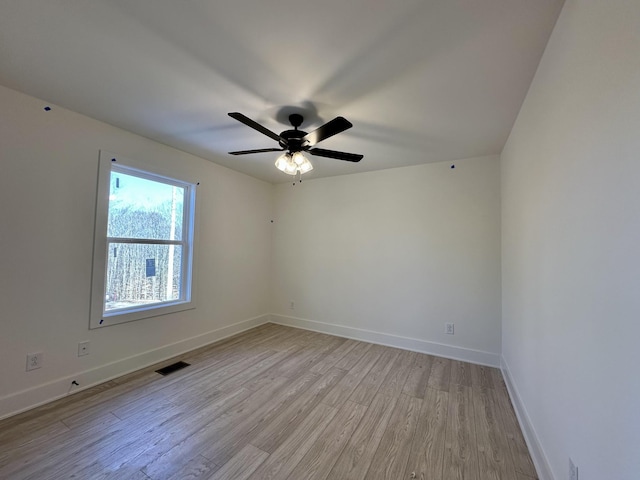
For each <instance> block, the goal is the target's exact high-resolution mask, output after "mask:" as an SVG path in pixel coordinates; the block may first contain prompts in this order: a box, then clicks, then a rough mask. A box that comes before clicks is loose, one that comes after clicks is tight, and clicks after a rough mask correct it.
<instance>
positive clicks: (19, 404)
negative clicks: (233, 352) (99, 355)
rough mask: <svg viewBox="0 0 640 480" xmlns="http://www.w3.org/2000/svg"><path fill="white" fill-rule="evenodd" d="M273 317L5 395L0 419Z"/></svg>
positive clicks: (212, 341)
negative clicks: (73, 383) (72, 386)
mask: <svg viewBox="0 0 640 480" xmlns="http://www.w3.org/2000/svg"><path fill="white" fill-rule="evenodd" d="M270 318H271V316H270V315H268V314H267V315H260V316H258V317H255V318H250V319H247V320H243V321H241V322H238V323H234V324H233V325H228V326H226V327H222V328H218V329H216V330H212V331H210V332H207V333H203V334H201V335H197V336H195V337H191V338H187V339H185V340H180V341H179V342H176V343H172V344H169V345H165V346H163V347H159V348H156V349H153V350H148V351H146V352H142V353H140V354H137V355H133V356H131V357H128V358H123V359H121V360H117V361H115V362H111V363H107V364H105V365H101V366H99V367H95V368H92V369H90V370H85V371H82V372H76V373H74V374H72V375H67V376H65V377H61V378H57V379H55V380H51V381H49V382H47V383H44V384H42V385H38V386H36V387H32V388H29V389H26V390H22V391H20V392H16V393H12V394H10V395H6V396H4V397H2V398H0V420H1V419H3V418H7V417H10V416H13V415H16V414H18V413H21V412H24V411H27V410H30V409H32V408H35V407H38V406H40V405H43V404H45V403H49V402H52V401H54V400H57V399H59V398H62V397H66V396H67V395H69V394H70V390H69V386H70V385H71V382H72V381H73V380H77V381H78V383H80V386H79V387H75V388H74V390H73V393H77V392H79V391H82V390H85V389H87V388H90V387H93V386H95V385H98V384H100V383H104V382H107V381H109V380H112V379H114V378H117V377H120V376H122V375H126V374H127V373H131V372H134V371H136V370H140V369H141V368H145V367H148V366H150V365H153V364H156V363H159V362H162V361H164V360H168V359H170V358H172V357H175V356H176V355H181V354H183V353H186V352H190V351H191V350H195V349H196V348H200V347H204V346H205V345H209V344H211V343H214V342H217V341H220V340H222V339H224V338H226V337H230V336H232V335H236V334H238V333H240V332H243V331H245V330H248V329H250V328H254V327H257V326H259V325H262V324H265V323H269V321H270Z"/></svg>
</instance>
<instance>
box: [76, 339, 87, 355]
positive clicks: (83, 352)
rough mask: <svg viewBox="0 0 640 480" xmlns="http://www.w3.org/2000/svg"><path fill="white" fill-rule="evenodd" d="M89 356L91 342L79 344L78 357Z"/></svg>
mask: <svg viewBox="0 0 640 480" xmlns="http://www.w3.org/2000/svg"><path fill="white" fill-rule="evenodd" d="M85 355H89V342H80V343H79V344H78V356H79V357H83V356H85Z"/></svg>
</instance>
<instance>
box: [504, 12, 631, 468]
mask: <svg viewBox="0 0 640 480" xmlns="http://www.w3.org/2000/svg"><path fill="white" fill-rule="evenodd" d="M501 172H502V227H503V235H502V265H503V268H502V286H503V338H502V346H503V356H504V363H505V366H506V368H507V370H508V372H509V376H510V379H511V381H512V385H511V386H512V387H513V391H514V393H516V394H517V395H516V401H517V402H518V403H519V407H520V410H521V414H522V419H523V421H524V422H525V427H526V428H527V431H528V434H529V439H530V441H531V445H532V447H533V450H534V454H535V455H536V457H537V461H538V465H539V467H540V468H539V470H540V473H541V478H542V479H547V478H553V479H555V480H565V479H567V478H569V476H568V461H569V460H568V459H569V457H571V458H572V459H573V460H574V463H576V464H577V465H578V467H579V473H580V480H603V479H611V480H632V479H638V478H640V473H639V472H640V408H639V406H640V376H639V375H638V371H637V369H638V366H639V365H640V349H639V348H638V341H639V339H640V275H639V272H640V2H638V1H637V0H615V1H608V2H603V1H601V0H567V2H566V4H565V6H564V10H563V12H562V14H561V15H560V18H559V20H558V23H557V25H556V28H555V30H554V32H553V34H552V36H551V39H550V41H549V44H548V46H547V50H546V52H545V54H544V56H543V58H542V61H541V64H540V66H539V69H538V72H537V74H536V76H535V79H534V81H533V84H532V86H531V88H530V91H529V93H528V96H527V98H526V101H525V102H524V105H523V107H522V110H521V112H520V115H519V117H518V120H517V122H516V124H515V126H514V128H513V131H512V132H511V136H510V138H509V140H508V142H507V145H506V147H505V149H504V151H503V154H502V169H501Z"/></svg>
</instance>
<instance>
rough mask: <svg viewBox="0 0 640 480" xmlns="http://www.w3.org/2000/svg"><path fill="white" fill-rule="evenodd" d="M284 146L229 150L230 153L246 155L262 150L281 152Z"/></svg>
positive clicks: (261, 151)
mask: <svg viewBox="0 0 640 480" xmlns="http://www.w3.org/2000/svg"><path fill="white" fill-rule="evenodd" d="M283 150H284V148H260V149H258V150H240V151H238V152H229V154H230V155H247V154H249V153H263V152H282V151H283Z"/></svg>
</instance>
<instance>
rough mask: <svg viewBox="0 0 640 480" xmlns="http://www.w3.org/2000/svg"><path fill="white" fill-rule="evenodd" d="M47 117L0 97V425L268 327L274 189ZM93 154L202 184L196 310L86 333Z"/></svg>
mask: <svg viewBox="0 0 640 480" xmlns="http://www.w3.org/2000/svg"><path fill="white" fill-rule="evenodd" d="M45 105H46V103H44V102H42V101H40V100H37V99H35V98H32V97H28V96H26V95H23V94H21V93H18V92H15V91H12V90H9V89H6V88H4V87H0V109H1V110H2V115H1V116H0V205H1V208H0V226H1V227H0V268H1V271H0V317H1V321H0V361H1V362H2V371H1V372H0V417H2V416H6V415H7V414H9V413H11V412H15V411H17V410H21V409H24V408H26V407H29V406H32V405H34V404H37V403H39V402H43V401H45V400H50V399H51V398H54V397H57V396H60V395H63V394H65V393H66V392H67V391H68V389H69V386H70V384H71V380H72V379H77V380H78V381H79V382H80V384H81V387H82V386H87V385H89V384H92V383H95V382H99V381H101V380H104V379H105V378H109V377H113V376H116V375H119V374H122V373H123V372H125V371H129V370H133V369H136V368H140V367H141V366H143V365H145V364H149V363H152V362H154V361H157V360H159V359H163V358H166V357H167V356H169V355H172V354H175V353H179V352H182V351H185V350H189V349H191V348H194V347H196V346H199V345H202V344H206V343H209V342H211V341H214V340H216V339H218V338H220V337H222V336H224V335H229V334H230V333H233V332H235V331H238V330H239V329H243V328H248V327H250V326H252V325H254V324H256V323H260V322H264V321H266V320H267V319H268V318H269V317H268V315H267V316H264V315H265V314H267V313H268V312H269V306H270V300H269V295H270V291H269V272H270V268H271V265H270V259H271V250H270V239H271V228H272V225H271V223H270V220H271V218H272V206H273V187H272V186H271V185H270V184H267V183H264V182H261V181H258V180H255V179H252V178H250V177H247V176H245V175H242V174H239V173H237V172H233V171H231V170H229V169H226V168H223V167H220V166H218V165H215V164H213V163H211V162H208V161H205V160H202V159H200V158H197V157H194V156H192V155H189V154H186V153H184V152H180V151H177V150H174V149H172V148H169V147H166V146H164V145H160V144H158V143H156V142H153V141H150V140H148V139H145V138H142V137H139V136H136V135H133V134H131V133H128V132H125V131H123V130H120V129H117V128H114V127H111V126H109V125H106V124H104V123H101V122H98V121H96V120H93V119H90V118H87V117H85V116H82V115H79V114H76V113H73V112H70V111H68V110H65V109H63V108H59V107H56V106H55V105H53V106H52V107H53V109H52V111H50V112H45V111H44V110H43V107H44V106H45ZM100 149H105V150H108V151H110V152H114V153H117V154H120V155H123V156H125V157H131V158H135V159H137V160H140V161H143V162H147V163H151V164H157V165H159V166H161V167H165V169H176V168H177V169H178V170H179V171H181V172H184V174H185V175H188V176H189V177H190V178H196V179H198V180H199V181H200V187H198V212H197V215H198V218H197V220H198V226H199V231H198V241H199V251H198V252H197V258H196V259H195V262H196V268H197V270H196V277H195V284H194V286H195V289H196V293H197V295H198V297H197V302H198V304H197V308H196V309H195V310H190V311H186V312H181V313H178V314H173V315H166V316H162V317H156V318H152V319H146V320H140V321H137V322H132V323H127V324H122V325H116V326H110V327H106V328H102V329H98V330H91V331H89V329H88V326H89V292H90V280H91V255H92V246H93V226H94V209H95V197H96V181H97V167H98V151H99V150H100ZM256 317H257V318H256ZM83 340H89V341H90V342H91V346H90V351H91V353H90V355H88V356H86V357H81V358H78V357H77V344H78V342H79V341H83ZM28 352H43V353H44V367H43V368H42V369H40V370H34V371H31V372H25V365H26V354H27V353H28Z"/></svg>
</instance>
